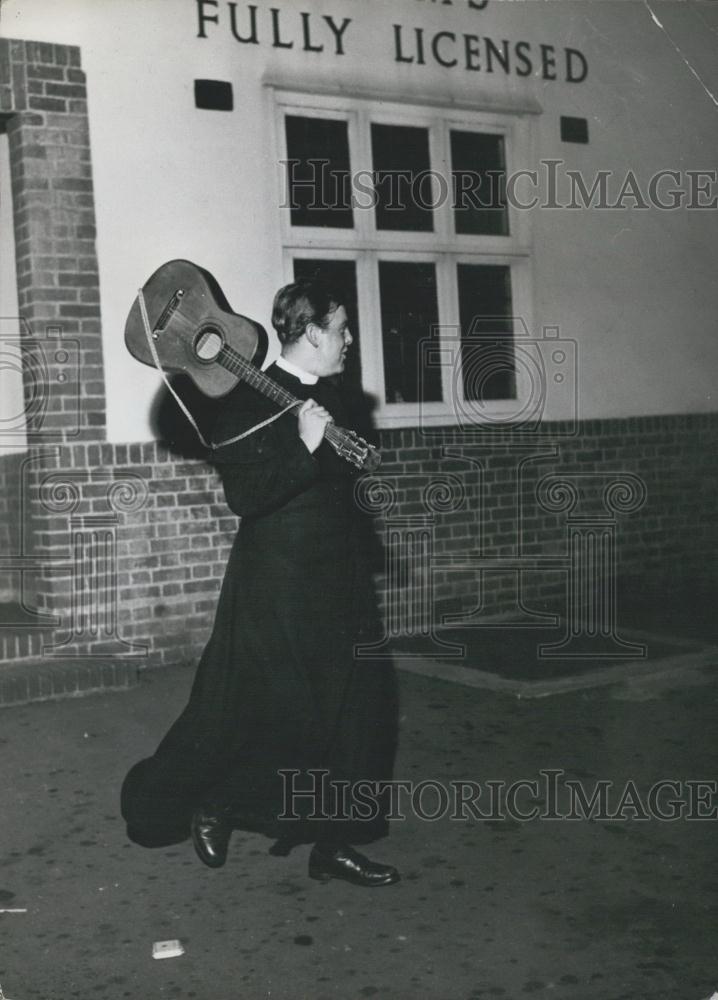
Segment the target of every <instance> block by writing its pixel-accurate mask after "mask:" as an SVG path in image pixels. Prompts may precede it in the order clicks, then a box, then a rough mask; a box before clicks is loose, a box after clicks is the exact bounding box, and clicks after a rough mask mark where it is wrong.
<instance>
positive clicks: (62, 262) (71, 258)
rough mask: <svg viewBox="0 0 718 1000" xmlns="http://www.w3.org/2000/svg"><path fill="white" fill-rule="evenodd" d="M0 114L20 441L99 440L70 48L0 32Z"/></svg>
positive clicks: (76, 82) (88, 168) (93, 259)
mask: <svg viewBox="0 0 718 1000" xmlns="http://www.w3.org/2000/svg"><path fill="white" fill-rule="evenodd" d="M0 113H2V115H3V117H4V118H5V120H6V130H7V133H8V142H9V147H10V168H11V176H12V196H13V212H14V221H15V247H16V255H17V275H18V304H19V308H20V315H21V317H22V319H23V320H24V323H23V333H22V340H23V341H24V343H23V352H24V355H25V372H24V380H25V395H26V408H27V410H28V432H29V433H28V443H29V445H30V447H32V446H33V444H38V443H47V442H48V441H53V442H58V441H67V440H72V441H77V440H94V441H97V440H102V439H104V434H105V409H106V408H105V385H104V371H103V364H102V341H101V327H100V289H99V274H98V266H97V253H96V249H95V207H94V196H93V186H92V164H91V159H90V140H89V129H88V121H87V93H86V88H85V74H84V73H83V71H82V69H81V67H80V50H79V49H78V48H76V47H74V46H66V45H50V44H45V43H39V42H24V41H13V40H7V39H6V40H0ZM65 341H66V342H67V343H65ZM80 372H81V379H80V377H79V373H80Z"/></svg>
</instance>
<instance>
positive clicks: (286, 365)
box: [275, 354, 319, 385]
mask: <svg viewBox="0 0 718 1000" xmlns="http://www.w3.org/2000/svg"><path fill="white" fill-rule="evenodd" d="M275 364H276V366H277V368H281V369H282V370H283V371H285V372H289V374H290V375H294V377H295V378H298V379H299V381H300V382H301V383H302V385H315V384H316V383H317V382H318V381H319V376H318V375H312V374H311V373H310V372H305V371H304V369H303V368H300V367H299V366H298V365H295V364H292V362H291V361H290V360H289V359H288V358H285V357H284V355H283V354H280V355H279V357H278V358H277V360H276V361H275Z"/></svg>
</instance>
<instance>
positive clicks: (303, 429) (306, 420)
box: [297, 399, 332, 452]
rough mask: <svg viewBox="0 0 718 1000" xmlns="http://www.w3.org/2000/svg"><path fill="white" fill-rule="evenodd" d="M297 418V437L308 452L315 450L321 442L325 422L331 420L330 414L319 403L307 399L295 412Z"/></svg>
mask: <svg viewBox="0 0 718 1000" xmlns="http://www.w3.org/2000/svg"><path fill="white" fill-rule="evenodd" d="M297 416H298V418H299V437H300V438H301V439H302V441H303V442H304V444H305V445H306V446H307V448H308V449H309V451H310V452H315V451H316V450H317V448H318V447H319V445H320V444H321V443H322V438H323V437H324V432H325V430H326V427H327V424H330V423H331V422H332V416H331V414H330V413H329V411H328V410H325V409H324V407H323V406H320V405H319V403H315V401H314V400H313V399H308V400H307V401H306V403H302V405H301V407H300V408H299V410H298V412H297Z"/></svg>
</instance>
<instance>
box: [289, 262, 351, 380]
mask: <svg viewBox="0 0 718 1000" xmlns="http://www.w3.org/2000/svg"><path fill="white" fill-rule="evenodd" d="M294 277H295V279H299V278H319V279H321V280H322V281H323V282H325V284H327V285H329V287H330V288H333V289H334V290H335V291H336V294H337V295H339V297H340V298H341V302H342V305H343V306H344V308H345V309H346V311H347V317H348V319H349V330H350V331H351V335H352V337H353V338H354V342H353V343H352V345H351V347H350V348H349V353H348V354H347V361H346V366H345V368H344V380H345V381H346V382H347V383H348V384H349V385H351V386H352V387H354V388H356V389H359V388H360V387H361V340H360V337H359V313H358V310H357V279H356V264H355V263H354V261H353V260H320V259H319V258H313V257H302V258H299V257H295V259H294Z"/></svg>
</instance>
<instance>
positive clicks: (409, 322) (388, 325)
mask: <svg viewBox="0 0 718 1000" xmlns="http://www.w3.org/2000/svg"><path fill="white" fill-rule="evenodd" d="M379 294H380V298H381V332H382V339H383V344H384V383H385V392H386V401H387V403H403V402H405V403H416V402H418V401H419V400H423V401H425V402H436V401H437V400H440V399H441V371H440V369H439V368H438V367H435V368H424V367H422V365H421V353H420V351H421V347H420V343H421V341H422V340H425V339H426V338H428V337H431V336H432V333H433V328H434V327H436V325H437V324H438V322H439V310H438V306H437V298H436V269H435V267H434V265H433V264H409V263H405V262H403V261H400V262H398V261H397V262H395V261H385V260H382V261H380V262H379Z"/></svg>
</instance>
